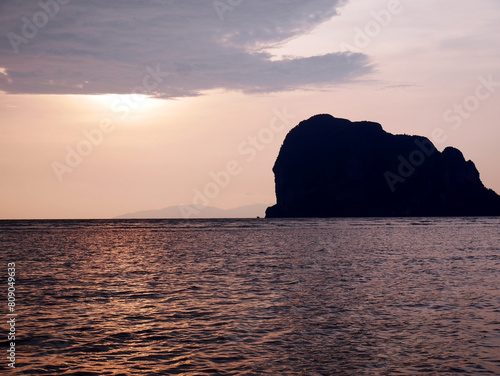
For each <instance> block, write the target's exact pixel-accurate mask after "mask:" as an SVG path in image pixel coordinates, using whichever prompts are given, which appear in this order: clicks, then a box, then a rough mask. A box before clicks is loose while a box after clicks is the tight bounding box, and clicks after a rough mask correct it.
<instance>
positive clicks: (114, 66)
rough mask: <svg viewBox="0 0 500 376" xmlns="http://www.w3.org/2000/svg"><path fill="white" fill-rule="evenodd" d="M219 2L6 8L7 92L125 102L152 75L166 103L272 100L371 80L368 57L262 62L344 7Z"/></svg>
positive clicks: (2, 12) (321, 2)
mask: <svg viewBox="0 0 500 376" xmlns="http://www.w3.org/2000/svg"><path fill="white" fill-rule="evenodd" d="M66 2H67V3H68V4H65V3H66ZM221 2H222V3H223V4H226V5H227V7H225V8H218V9H216V7H214V1H211V0H149V1H137V0H107V1H101V0H71V1H70V0H40V1H38V2H35V1H13V0H12V1H11V0H9V1H3V2H2V3H1V5H0V35H1V39H0V71H1V72H2V73H1V74H0V90H3V91H5V92H8V93H54V94H101V93H117V94H127V93H130V92H131V90H132V88H134V87H137V86H138V85H141V84H142V80H143V78H144V76H145V75H147V74H148V72H147V69H146V67H150V68H151V69H157V70H158V69H159V70H160V71H161V72H162V80H161V82H160V85H159V86H158V87H157V88H156V90H155V91H156V95H157V96H159V97H179V96H192V95H198V94H199V93H200V92H201V91H203V90H209V89H216V88H225V89H228V90H240V91H244V92H272V91H281V90H290V89H294V88H303V87H311V86H318V85H328V84H334V83H338V82H345V81H348V80H351V79H353V78H356V77H358V76H360V75H363V74H365V73H367V72H369V71H370V70H371V67H370V64H369V61H368V59H367V57H366V56H365V55H363V54H354V55H351V56H350V57H349V58H346V56H345V54H342V53H330V54H326V55H322V56H313V57H307V58H302V57H297V58H289V59H287V60H280V61H273V60H271V56H270V55H269V54H267V53H265V52H264V49H265V48H269V47H273V46H277V45H279V44H281V43H284V42H285V41H287V40H289V39H290V38H293V37H296V36H299V35H302V34H304V33H307V32H308V31H310V30H312V29H313V28H314V27H315V26H317V25H318V24H320V23H322V22H324V21H326V20H328V19H329V18H331V17H332V16H335V15H336V9H337V8H338V7H339V6H341V5H343V3H345V1H341V0H310V1H303V0H287V1H284V0H282V1H265V0H252V1H250V0H246V1H236V0H231V1H229V0H221V1H219V3H218V4H220V3H221ZM231 4H233V5H234V6H233V5H231ZM221 9H222V11H223V13H221V12H222V11H221ZM44 14H45V16H44ZM37 24H38V25H39V27H38V26H37ZM16 49H17V50H18V52H17V53H16V51H15V50H16ZM2 68H3V70H2ZM165 72H166V73H168V76H166V73H165Z"/></svg>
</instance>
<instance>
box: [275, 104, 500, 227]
mask: <svg viewBox="0 0 500 376" xmlns="http://www.w3.org/2000/svg"><path fill="white" fill-rule="evenodd" d="M273 172H274V176H275V190H276V202H277V204H276V205H274V206H271V207H269V208H267V210H266V217H267V218H281V217H395V216H397V217H399V216H402V217H408V216H498V215H500V196H499V195H497V194H496V193H495V192H494V191H493V190H491V189H487V188H486V187H485V186H484V185H483V183H482V182H481V180H480V177H479V172H478V170H477V169H476V166H475V165H474V163H473V162H472V161H466V160H465V158H464V156H463V154H462V152H461V151H460V150H458V149H455V148H453V147H447V148H446V149H444V150H443V151H442V152H440V151H438V150H437V149H436V147H435V146H434V144H433V143H432V142H431V141H430V140H429V139H427V138H425V137H421V136H410V135H394V134H391V133H388V132H386V131H384V130H383V129H382V126H381V125H380V124H378V123H374V122H369V121H362V122H351V121H349V120H347V119H339V118H335V117H333V116H331V115H327V114H321V115H315V116H313V117H311V118H310V119H308V120H305V121H302V122H300V123H299V124H298V125H297V126H296V127H294V128H293V129H292V130H291V131H290V132H289V133H288V134H287V136H286V138H285V140H284V142H283V145H282V146H281V149H280V152H279V155H278V157H277V159H276V162H275V164H274V167H273Z"/></svg>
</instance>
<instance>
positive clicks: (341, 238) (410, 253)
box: [0, 218, 500, 376]
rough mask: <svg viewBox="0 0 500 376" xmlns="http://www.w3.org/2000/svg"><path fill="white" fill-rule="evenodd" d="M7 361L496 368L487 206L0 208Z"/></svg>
mask: <svg viewBox="0 0 500 376" xmlns="http://www.w3.org/2000/svg"><path fill="white" fill-rule="evenodd" d="M0 256H1V259H2V260H3V263H2V265H3V266H2V267H3V268H4V269H5V270H4V271H3V272H2V274H3V275H4V276H5V277H4V278H2V281H4V282H3V284H4V290H5V293H4V294H2V296H3V297H4V298H3V300H4V303H2V306H3V307H2V311H1V312H4V314H3V316H4V319H3V320H2V321H3V322H4V324H3V326H2V328H3V333H4V335H3V337H4V338H2V339H1V340H0V341H1V343H2V345H3V346H2V347H3V348H2V352H3V353H4V354H5V353H6V350H7V343H8V341H7V332H8V325H7V318H6V317H7V316H6V315H7V313H8V312H7V294H6V291H7V277H6V275H7V263H8V262H14V263H15V265H16V313H17V314H18V316H17V318H16V341H15V343H16V345H15V348H16V368H15V369H14V370H9V368H8V367H7V364H8V360H7V359H6V357H5V356H2V358H3V360H2V361H1V364H0V367H1V368H0V371H1V373H4V374H12V375H21V374H22V375H356V376H358V375H460V374H468V375H499V374H500V219H499V218H407V219H394V218H378V219H371V218H366V219H307V220H265V219H249V220H137V221H136V220H109V221H107V220H102V221H99V220H98V221H2V222H0Z"/></svg>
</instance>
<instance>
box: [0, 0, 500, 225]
mask: <svg viewBox="0 0 500 376" xmlns="http://www.w3.org/2000/svg"><path fill="white" fill-rule="evenodd" d="M499 20H500V3H499V2H498V1H496V0H476V1H474V2H471V1H465V0H440V1H435V0H419V1H416V0H414V1H412V0H351V1H344V0H337V1H336V0H309V1H303V0H288V1H284V0H279V1H265V0H254V1H250V0H215V1H213V0H209V1H207V0H146V1H137V0H107V1H97V0H40V1H21V0H4V1H2V2H1V3H0V179H1V180H0V219H29V218H33V219H45V218H46V219H57V218H61V219H66V218H68V219H69V218H113V217H115V216H118V215H121V214H124V213H129V212H135V211H140V210H149V209H160V208H163V207H168V206H177V205H196V206H194V207H193V211H192V212H188V213H186V212H182V213H181V212H180V213H181V215H180V216H184V217H192V216H195V215H196V210H198V209H200V206H199V205H206V206H214V207H219V208H222V209H230V208H235V207H239V206H244V205H252V204H269V205H272V204H274V203H275V195H274V176H273V173H272V166H273V164H274V161H275V159H276V157H277V155H278V152H279V148H280V146H281V144H282V142H283V140H284V138H285V136H286V134H287V132H288V131H289V130H290V129H292V128H293V127H294V126H295V125H297V124H298V123H299V122H300V121H302V120H305V119H308V118H309V117H311V116H313V115H315V114H318V113H329V114H331V115H333V116H335V117H341V118H347V119H350V120H352V121H361V120H370V121H375V122H379V123H381V124H382V126H383V127H384V129H385V130H386V131H388V132H391V133H396V134H402V133H406V134H418V135H422V136H426V137H428V138H430V139H431V140H432V141H433V142H434V144H435V145H436V147H437V148H438V149H439V150H443V149H444V148H445V147H447V146H454V147H457V148H459V149H460V150H461V151H462V152H463V154H464V156H465V158H466V159H467V160H469V159H470V160H473V161H474V163H475V164H476V167H477V168H478V170H479V171H480V173H481V179H482V181H483V183H484V184H485V186H486V187H488V188H491V189H494V190H495V191H497V192H500V169H499V168H498V161H499V160H500V148H499V147H498V141H499V140H500V122H499V119H500V116H499V115H500V106H498V103H499V101H500V50H499V49H498V46H499V45H500V33H499V31H498V30H500V28H499V26H500V25H499V23H500V21H499Z"/></svg>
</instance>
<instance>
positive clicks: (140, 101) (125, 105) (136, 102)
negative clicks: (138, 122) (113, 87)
mask: <svg viewBox="0 0 500 376" xmlns="http://www.w3.org/2000/svg"><path fill="white" fill-rule="evenodd" d="M91 97H92V99H93V100H94V101H96V102H97V103H99V105H100V106H103V107H107V108H109V109H111V110H112V111H115V112H124V111H128V112H133V111H145V110H151V109H153V108H155V107H158V106H160V105H161V104H162V103H164V100H163V99H158V98H153V97H150V96H148V95H144V94H102V95H92V96H91Z"/></svg>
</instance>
